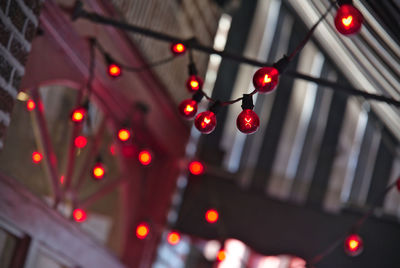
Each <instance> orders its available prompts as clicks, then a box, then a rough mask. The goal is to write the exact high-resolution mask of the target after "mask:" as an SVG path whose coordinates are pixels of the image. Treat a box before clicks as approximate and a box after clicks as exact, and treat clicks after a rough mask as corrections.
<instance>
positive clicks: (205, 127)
mask: <svg viewBox="0 0 400 268" xmlns="http://www.w3.org/2000/svg"><path fill="white" fill-rule="evenodd" d="M194 125H195V126H196V128H197V129H198V130H199V131H200V132H201V133H203V134H210V133H211V132H213V130H214V129H215V126H216V125H217V118H216V116H215V114H214V113H213V112H211V111H205V112H202V113H199V114H198V115H197V116H196V119H195V120H194Z"/></svg>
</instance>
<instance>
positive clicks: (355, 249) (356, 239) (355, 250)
mask: <svg viewBox="0 0 400 268" xmlns="http://www.w3.org/2000/svg"><path fill="white" fill-rule="evenodd" d="M363 248H364V243H363V240H362V238H361V237H360V236H359V235H357V234H351V235H349V236H348V237H346V239H345V241H344V250H345V252H346V254H347V255H349V256H357V255H359V254H361V252H362V250H363Z"/></svg>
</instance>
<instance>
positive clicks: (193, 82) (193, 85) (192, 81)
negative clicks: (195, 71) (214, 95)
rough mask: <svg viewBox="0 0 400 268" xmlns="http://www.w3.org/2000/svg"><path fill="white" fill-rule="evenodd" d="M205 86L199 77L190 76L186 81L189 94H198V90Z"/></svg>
mask: <svg viewBox="0 0 400 268" xmlns="http://www.w3.org/2000/svg"><path fill="white" fill-rule="evenodd" d="M202 86H203V79H201V78H200V77H199V76H197V75H191V76H189V79H188V80H187V81H186V87H187V89H188V90H189V92H196V91H197V90H199V89H201V88H202Z"/></svg>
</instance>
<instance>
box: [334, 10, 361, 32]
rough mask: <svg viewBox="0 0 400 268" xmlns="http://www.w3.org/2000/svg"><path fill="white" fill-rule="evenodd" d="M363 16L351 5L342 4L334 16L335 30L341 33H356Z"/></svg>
mask: <svg viewBox="0 0 400 268" xmlns="http://www.w3.org/2000/svg"><path fill="white" fill-rule="evenodd" d="M363 20H364V17H363V15H362V14H361V12H360V11H358V9H357V8H355V7H354V6H353V5H347V4H345V5H342V6H340V7H339V9H338V10H337V13H336V16H335V27H336V30H337V31H338V32H339V33H341V34H343V35H350V34H355V33H358V32H359V31H360V29H361V26H362V23H363Z"/></svg>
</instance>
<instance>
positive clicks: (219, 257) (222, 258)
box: [217, 249, 226, 262]
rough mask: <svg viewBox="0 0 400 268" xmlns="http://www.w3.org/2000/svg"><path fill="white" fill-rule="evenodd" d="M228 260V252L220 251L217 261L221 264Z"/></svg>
mask: <svg viewBox="0 0 400 268" xmlns="http://www.w3.org/2000/svg"><path fill="white" fill-rule="evenodd" d="M225 259H226V252H225V250H223V249H221V250H220V251H218V253H217V260H218V261H219V262H221V261H224V260H225Z"/></svg>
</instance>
